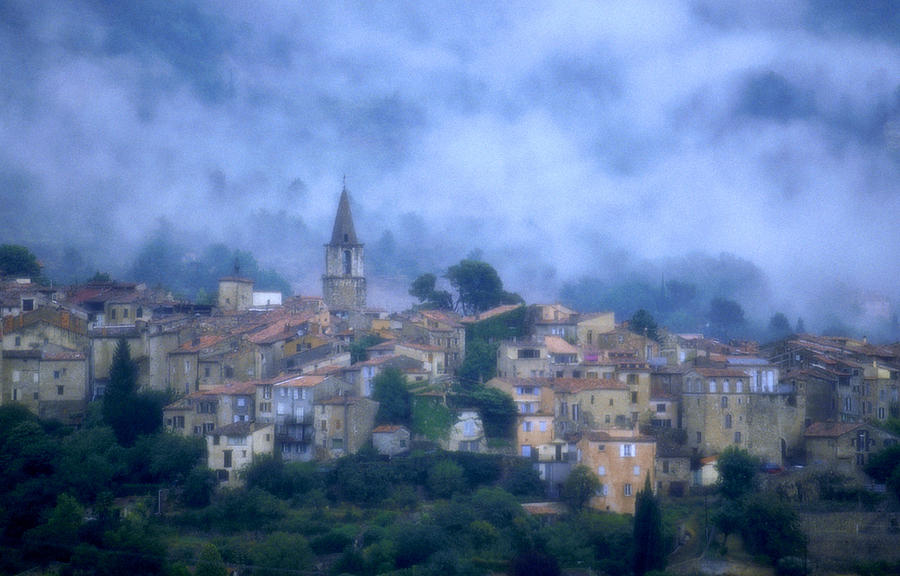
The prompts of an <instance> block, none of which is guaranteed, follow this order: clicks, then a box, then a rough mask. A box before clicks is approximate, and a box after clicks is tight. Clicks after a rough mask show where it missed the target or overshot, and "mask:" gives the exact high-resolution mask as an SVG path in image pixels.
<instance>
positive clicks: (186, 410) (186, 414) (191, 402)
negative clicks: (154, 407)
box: [163, 391, 227, 436]
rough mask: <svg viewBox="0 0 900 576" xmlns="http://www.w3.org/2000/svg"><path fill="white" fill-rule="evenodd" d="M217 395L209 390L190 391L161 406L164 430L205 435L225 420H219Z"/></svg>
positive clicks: (185, 434)
mask: <svg viewBox="0 0 900 576" xmlns="http://www.w3.org/2000/svg"><path fill="white" fill-rule="evenodd" d="M218 406H219V397H218V396H217V395H216V394H214V393H211V392H209V391H198V392H192V393H191V394H188V395H187V396H184V397H182V398H179V399H178V400H175V401H174V402H172V403H171V404H169V405H167V406H166V407H165V408H163V424H164V425H165V427H166V430H168V431H169V432H173V433H175V434H181V435H182V436H206V435H207V434H209V433H210V432H212V431H213V430H215V429H216V428H218V427H219V426H220V425H224V424H226V423H227V422H225V421H220V420H219V409H218Z"/></svg>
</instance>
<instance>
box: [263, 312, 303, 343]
mask: <svg viewBox="0 0 900 576" xmlns="http://www.w3.org/2000/svg"><path fill="white" fill-rule="evenodd" d="M310 317H312V314H309V313H306V314H300V315H296V316H288V317H286V318H280V319H278V320H276V321H274V322H272V323H271V324H269V325H268V326H266V327H264V328H262V329H260V330H258V331H256V332H254V333H253V334H250V335H249V336H247V340H249V341H251V342H253V343H254V344H273V343H275V342H278V341H279V340H287V339H288V338H292V337H294V336H296V335H297V330H298V329H299V328H300V327H301V326H303V324H305V323H306V322H307V321H309V318H310Z"/></svg>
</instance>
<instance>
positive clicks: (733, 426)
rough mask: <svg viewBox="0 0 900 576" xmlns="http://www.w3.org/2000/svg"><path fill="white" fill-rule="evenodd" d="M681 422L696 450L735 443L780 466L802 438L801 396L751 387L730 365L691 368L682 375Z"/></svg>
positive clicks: (714, 449) (705, 451)
mask: <svg viewBox="0 0 900 576" xmlns="http://www.w3.org/2000/svg"><path fill="white" fill-rule="evenodd" d="M681 405H682V427H683V429H684V430H685V431H686V433H687V445H688V446H689V447H691V448H693V449H695V450H696V451H697V452H698V453H699V454H701V455H713V454H719V453H720V452H721V451H722V450H724V449H725V448H726V447H727V446H730V445H735V446H738V447H740V448H744V449H745V450H747V451H749V452H750V453H751V454H753V455H755V456H758V457H759V458H761V459H762V460H763V461H764V462H766V463H773V464H777V465H783V464H784V463H785V461H786V460H787V459H788V458H790V457H792V456H793V455H794V454H795V453H798V452H799V449H800V447H801V446H802V441H803V414H804V412H805V407H804V405H803V397H802V396H797V395H796V394H795V393H794V392H793V391H792V390H782V389H776V390H775V391H774V392H751V391H750V377H749V376H748V375H747V374H746V373H745V372H744V371H743V370H740V369H736V368H710V367H695V368H693V369H692V370H690V371H688V372H687V373H686V374H685V376H684V391H683V394H682V402H681Z"/></svg>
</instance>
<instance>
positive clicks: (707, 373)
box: [694, 367, 747, 378]
mask: <svg viewBox="0 0 900 576" xmlns="http://www.w3.org/2000/svg"><path fill="white" fill-rule="evenodd" d="M694 372H696V373H697V374H699V375H700V376H703V377H704V378H746V377H747V375H746V374H745V373H744V372H743V371H741V370H737V369H735V368H706V367H697V368H694Z"/></svg>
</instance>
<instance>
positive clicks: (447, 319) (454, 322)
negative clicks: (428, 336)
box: [419, 310, 462, 328]
mask: <svg viewBox="0 0 900 576" xmlns="http://www.w3.org/2000/svg"><path fill="white" fill-rule="evenodd" d="M419 314H421V315H422V316H424V317H425V318H431V319H432V320H434V321H436V322H441V323H443V324H448V325H450V327H452V328H459V327H460V326H462V324H460V319H459V317H458V316H457V315H456V314H455V313H452V312H445V311H443V310H422V311H420V312H419Z"/></svg>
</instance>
